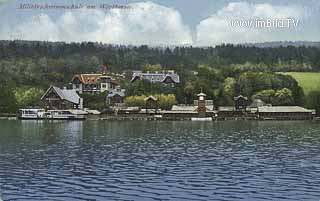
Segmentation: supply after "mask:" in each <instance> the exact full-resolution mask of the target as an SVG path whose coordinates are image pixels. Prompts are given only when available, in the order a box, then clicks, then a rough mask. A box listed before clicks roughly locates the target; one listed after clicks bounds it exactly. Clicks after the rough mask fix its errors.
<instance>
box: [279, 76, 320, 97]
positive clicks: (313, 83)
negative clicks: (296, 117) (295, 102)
mask: <svg viewBox="0 0 320 201" xmlns="http://www.w3.org/2000/svg"><path fill="white" fill-rule="evenodd" d="M284 74H286V75H291V76H292V77H294V78H295V79H296V80H297V81H298V83H299V86H300V87H302V88H303V91H304V93H305V95H308V94H309V92H311V91H320V73H305V72H288V73H284Z"/></svg>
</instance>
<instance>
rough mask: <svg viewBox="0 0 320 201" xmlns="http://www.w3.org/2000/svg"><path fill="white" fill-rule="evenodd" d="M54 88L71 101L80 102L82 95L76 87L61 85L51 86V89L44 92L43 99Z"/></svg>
mask: <svg viewBox="0 0 320 201" xmlns="http://www.w3.org/2000/svg"><path fill="white" fill-rule="evenodd" d="M51 89H53V90H54V91H55V92H56V94H57V95H58V96H59V97H60V98H61V99H62V100H66V101H69V102H71V103H74V104H79V103H80V102H79V100H80V99H81V98H80V96H79V95H78V94H77V92H76V90H74V89H60V88H59V87H55V86H50V87H49V89H48V90H47V91H46V92H45V93H44V94H43V96H42V97H41V100H43V99H44V97H45V96H46V95H47V93H48V92H49V91H50V90H51Z"/></svg>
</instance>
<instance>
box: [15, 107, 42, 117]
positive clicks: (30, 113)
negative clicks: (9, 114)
mask: <svg viewBox="0 0 320 201" xmlns="http://www.w3.org/2000/svg"><path fill="white" fill-rule="evenodd" d="M45 115H46V111H45V110H44V109H19V110H18V113H17V118H19V119H44V118H45Z"/></svg>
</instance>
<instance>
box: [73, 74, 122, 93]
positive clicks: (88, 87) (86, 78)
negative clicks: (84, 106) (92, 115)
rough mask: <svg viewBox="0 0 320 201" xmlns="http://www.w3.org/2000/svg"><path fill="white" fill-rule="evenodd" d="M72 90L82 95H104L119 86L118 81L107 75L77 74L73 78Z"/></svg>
mask: <svg viewBox="0 0 320 201" xmlns="http://www.w3.org/2000/svg"><path fill="white" fill-rule="evenodd" d="M71 83H72V89H74V90H76V91H77V92H79V93H80V94H81V93H90V94H95V93H102V92H105V91H108V90H110V89H115V88H116V86H118V85H119V84H118V81H117V80H116V79H114V78H113V77H112V76H109V75H106V74H76V75H74V76H73V78H72V80H71Z"/></svg>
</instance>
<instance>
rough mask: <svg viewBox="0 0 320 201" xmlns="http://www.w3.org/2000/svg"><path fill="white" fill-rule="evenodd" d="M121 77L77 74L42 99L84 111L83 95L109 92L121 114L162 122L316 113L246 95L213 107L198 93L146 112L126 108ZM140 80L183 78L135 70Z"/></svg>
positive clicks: (151, 105)
mask: <svg viewBox="0 0 320 201" xmlns="http://www.w3.org/2000/svg"><path fill="white" fill-rule="evenodd" d="M123 78H124V77H123V76H121V75H115V74H114V75H108V74H106V73H102V74H76V75H74V76H73V78H72V80H71V85H72V86H71V89H67V88H62V89H61V88H58V87H55V86H51V87H50V88H49V89H48V90H47V91H46V92H45V94H44V95H43V96H42V97H41V102H42V104H43V106H44V107H45V109H79V110H83V109H84V104H83V99H82V98H81V97H80V94H99V93H103V92H106V91H107V93H106V97H105V100H104V101H105V104H106V106H111V107H118V108H120V109H119V111H118V109H117V114H118V112H119V113H120V114H121V110H124V111H122V114H126V115H130V114H131V113H135V114H141V115H146V114H148V115H157V116H158V117H161V118H162V119H168V120H181V119H192V118H208V117H209V118H212V119H235V118H237V119H312V118H313V117H314V116H315V111H314V110H308V109H305V108H302V107H299V106H271V105H267V104H265V103H264V102H263V101H261V100H259V99H257V100H254V101H253V102H252V103H251V104H249V100H248V98H247V97H244V96H241V95H240V96H237V97H234V106H223V107H218V108H216V107H214V104H213V101H212V100H206V94H204V93H202V92H201V93H199V94H198V95H197V96H198V99H197V100H195V101H194V104H193V105H174V106H173V107H172V108H171V110H164V111H160V110H158V107H157V98H155V97H152V96H150V97H148V98H146V100H145V102H146V105H145V109H144V110H141V109H140V108H138V109H137V108H135V109H134V110H133V109H132V108H126V109H121V108H125V107H123V106H124V103H123V102H124V97H125V90H124V89H121V87H120V83H119V80H120V79H123ZM137 80H147V81H149V82H150V83H162V84H164V85H169V86H172V87H174V86H175V85H176V84H179V83H180V77H179V75H178V74H177V73H175V72H174V71H163V72H142V71H134V72H133V73H132V77H131V79H130V82H131V83H134V82H136V81H137Z"/></svg>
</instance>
